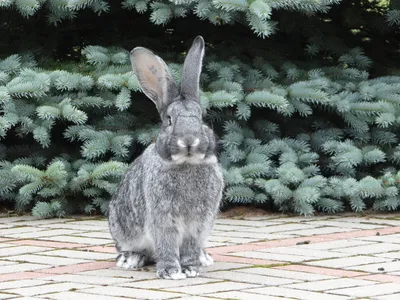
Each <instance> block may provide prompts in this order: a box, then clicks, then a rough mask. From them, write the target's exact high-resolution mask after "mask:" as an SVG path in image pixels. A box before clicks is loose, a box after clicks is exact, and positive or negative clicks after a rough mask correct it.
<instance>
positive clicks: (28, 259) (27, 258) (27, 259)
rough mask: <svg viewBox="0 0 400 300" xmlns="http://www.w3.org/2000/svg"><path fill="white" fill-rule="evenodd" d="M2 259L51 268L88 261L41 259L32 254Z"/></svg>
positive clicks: (39, 256) (62, 258)
mask: <svg viewBox="0 0 400 300" xmlns="http://www.w3.org/2000/svg"><path fill="white" fill-rule="evenodd" d="M4 259H7V260H11V261H23V262H29V263H37V264H43V265H52V266H66V265H74V264H79V263H84V262H88V260H84V259H73V258H65V257H54V256H45V257H43V256H42V255H34V254H24V255H17V256H10V257H4Z"/></svg>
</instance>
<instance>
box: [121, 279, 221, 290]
mask: <svg viewBox="0 0 400 300" xmlns="http://www.w3.org/2000/svg"><path fill="white" fill-rule="evenodd" d="M220 281H221V280H218V279H210V278H202V277H196V278H186V279H185V280H165V279H155V280H145V281H136V282H128V283H121V284H118V286H123V287H133V288H140V289H166V288H173V287H181V286H195V285H199V284H205V283H210V282H220Z"/></svg>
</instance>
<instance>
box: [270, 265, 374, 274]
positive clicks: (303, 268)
mask: <svg viewBox="0 0 400 300" xmlns="http://www.w3.org/2000/svg"><path fill="white" fill-rule="evenodd" d="M275 268H276V269H280V270H289V271H296V272H308V273H314V274H321V275H328V276H335V277H356V276H363V275H367V274H366V273H364V272H356V271H349V270H343V269H331V268H322V267H315V266H307V265H296V264H290V265H285V266H278V267H275Z"/></svg>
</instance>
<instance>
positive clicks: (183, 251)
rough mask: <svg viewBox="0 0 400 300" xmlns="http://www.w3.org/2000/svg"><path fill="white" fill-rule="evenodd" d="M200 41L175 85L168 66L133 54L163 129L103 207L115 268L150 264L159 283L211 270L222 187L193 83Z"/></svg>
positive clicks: (143, 52)
mask: <svg viewBox="0 0 400 300" xmlns="http://www.w3.org/2000/svg"><path fill="white" fill-rule="evenodd" d="M203 56H204V40H203V38H202V37H201V36H198V37H196V38H195V39H194V41H193V43H192V46H191V48H190V50H189V52H188V54H187V56H186V58H185V62H184V65H183V70H182V79H181V83H180V85H177V84H176V83H175V81H174V79H173V77H172V75H171V73H170V71H169V69H168V67H167V65H166V63H165V62H164V61H163V60H162V59H161V58H160V57H158V56H156V55H155V54H154V53H153V52H152V51H150V50H148V49H146V48H143V47H136V48H134V49H133V50H132V51H131V53H130V59H131V63H132V68H133V71H134V73H135V74H136V76H137V78H138V81H139V84H140V86H141V89H142V91H143V92H144V93H145V94H146V96H147V97H148V98H150V99H151V100H152V101H153V102H154V103H155V105H156V107H157V109H158V112H159V114H160V117H161V121H162V125H161V130H160V133H159V135H158V136H157V139H156V141H155V143H153V144H151V145H149V146H148V147H147V148H146V149H145V150H144V152H143V154H142V155H140V156H139V157H138V158H136V160H134V161H133V163H132V164H131V166H130V167H129V168H128V170H127V172H126V173H125V175H124V177H123V178H122V180H121V183H120V185H119V187H118V188H117V190H116V192H115V194H114V195H113V196H112V198H111V201H110V203H109V213H108V222H109V228H110V232H111V235H112V237H113V239H114V241H115V244H116V249H117V252H118V256H117V266H118V267H123V268H126V269H137V268H141V267H142V266H144V265H146V264H149V263H156V273H157V275H158V277H160V278H164V279H184V278H187V277H196V276H198V275H199V271H200V268H201V267H202V266H209V265H212V263H213V259H212V257H211V256H210V255H209V254H208V253H207V252H206V251H205V250H204V246H205V242H206V240H207V238H208V236H209V235H210V233H211V230H212V228H213V226H214V222H215V218H216V216H217V214H218V211H219V206H220V202H221V198H222V193H223V188H224V181H223V176H222V171H221V167H220V165H219V164H218V160H217V158H216V154H215V152H216V150H215V148H216V137H215V135H214V132H213V130H212V129H211V128H210V127H208V126H207V125H205V124H204V123H203V121H202V113H203V110H202V108H201V106H200V96H199V81H200V73H201V68H202V61H203Z"/></svg>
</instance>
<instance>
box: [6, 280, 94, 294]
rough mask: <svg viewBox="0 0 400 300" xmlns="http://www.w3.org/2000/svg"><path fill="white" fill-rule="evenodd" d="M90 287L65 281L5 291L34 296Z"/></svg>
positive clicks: (89, 286)
mask: <svg viewBox="0 0 400 300" xmlns="http://www.w3.org/2000/svg"><path fill="white" fill-rule="evenodd" d="M91 287H92V286H91V285H87V284H80V283H72V282H65V283H54V284H47V285H44V286H34V287H25V288H16V289H8V290H6V291H7V292H9V293H14V294H18V295H22V296H36V295H43V294H49V293H55V292H64V291H69V290H71V289H87V288H91Z"/></svg>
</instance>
